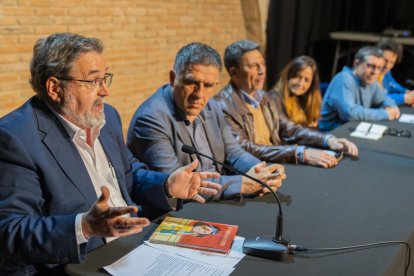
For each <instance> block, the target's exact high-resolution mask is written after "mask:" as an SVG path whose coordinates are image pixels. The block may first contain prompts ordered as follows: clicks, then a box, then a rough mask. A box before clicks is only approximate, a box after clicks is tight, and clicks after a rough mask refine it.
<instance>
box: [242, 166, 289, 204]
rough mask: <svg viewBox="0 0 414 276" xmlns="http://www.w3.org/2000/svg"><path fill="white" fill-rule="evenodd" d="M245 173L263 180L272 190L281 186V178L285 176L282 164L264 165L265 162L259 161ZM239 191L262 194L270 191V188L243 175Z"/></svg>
mask: <svg viewBox="0 0 414 276" xmlns="http://www.w3.org/2000/svg"><path fill="white" fill-rule="evenodd" d="M247 174H248V175H250V176H252V177H254V178H257V179H259V180H261V181H263V182H265V183H266V184H267V185H268V186H269V187H270V188H271V189H272V190H273V191H276V190H277V189H278V188H280V187H281V186H282V180H283V179H285V178H286V174H285V167H284V166H283V165H280V164H271V165H269V166H266V162H261V163H259V164H257V165H256V166H254V167H252V168H251V169H250V170H249V171H248V172H247ZM241 193H242V194H258V195H259V196H263V195H264V194H267V193H270V190H269V189H267V188H264V187H262V185H260V184H259V183H257V182H255V181H253V180H251V179H249V178H248V177H246V176H243V177H242V187H241Z"/></svg>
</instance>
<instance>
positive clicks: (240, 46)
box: [224, 40, 262, 73]
mask: <svg viewBox="0 0 414 276" xmlns="http://www.w3.org/2000/svg"><path fill="white" fill-rule="evenodd" d="M253 50H259V51H260V52H262V49H261V48H260V45H259V44H257V43H255V42H253V41H250V40H239V41H236V42H233V43H232V44H230V45H229V46H227V47H226V50H225V51H224V66H225V67H226V70H227V72H229V73H230V71H229V70H230V68H231V67H239V64H240V59H241V57H242V56H243V55H244V54H245V53H247V52H250V51H253Z"/></svg>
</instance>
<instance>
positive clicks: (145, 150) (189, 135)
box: [127, 43, 285, 200]
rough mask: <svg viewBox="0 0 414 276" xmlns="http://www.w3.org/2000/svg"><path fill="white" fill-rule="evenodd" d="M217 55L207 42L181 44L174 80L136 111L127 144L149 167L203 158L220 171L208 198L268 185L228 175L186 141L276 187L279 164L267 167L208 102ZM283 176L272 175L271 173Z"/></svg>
mask: <svg viewBox="0 0 414 276" xmlns="http://www.w3.org/2000/svg"><path fill="white" fill-rule="evenodd" d="M221 67H222V65H221V60H220V56H219V54H218V53H217V52H216V50H214V49H213V48H211V47H210V46H208V45H205V44H202V43H191V44H188V45H186V46H184V47H183V48H181V49H180V50H179V51H178V53H177V55H176V59H175V64H174V68H173V70H171V71H170V75H169V77H170V83H169V84H166V85H163V86H161V87H160V88H159V89H158V90H157V91H156V92H155V93H154V94H153V95H152V96H151V97H149V98H148V99H147V100H146V101H145V102H144V103H143V104H142V105H141V106H140V107H139V108H138V109H137V111H136V112H135V114H134V116H133V118H132V121H131V124H130V127H129V130H128V135H127V145H128V146H129V148H130V150H131V151H132V152H133V153H134V155H135V156H136V157H138V158H139V159H140V160H142V161H143V162H145V163H146V164H147V165H148V166H149V167H150V168H151V169H154V170H159V171H163V172H171V171H173V170H175V169H177V168H178V167H180V166H184V165H187V164H190V163H191V162H192V161H193V160H197V159H198V160H199V161H200V164H201V169H202V170H205V171H220V172H222V174H223V175H222V176H221V177H220V179H219V183H220V184H221V185H222V189H221V192H220V193H218V194H217V195H215V196H214V197H211V198H209V200H221V199H227V198H237V197H241V196H243V195H256V194H259V195H262V194H263V193H267V192H269V191H268V190H267V189H264V190H263V189H262V187H261V186H260V185H259V184H257V183H255V182H253V181H251V180H250V179H247V178H246V177H241V176H238V175H229V172H226V171H222V168H221V166H219V165H217V164H214V163H213V162H212V161H211V160H209V159H207V158H204V157H201V156H197V155H195V154H193V155H191V156H190V155H188V154H186V153H183V152H182V151H181V147H182V145H191V146H193V147H194V148H196V149H197V150H198V151H200V152H203V153H204V154H206V155H209V156H213V157H214V158H215V159H216V160H218V161H220V162H225V163H227V164H228V165H230V166H233V167H235V168H236V169H238V170H240V171H242V172H248V173H249V174H252V175H253V176H256V177H258V178H261V179H262V180H264V181H267V184H269V186H271V188H272V189H274V190H276V189H277V188H278V187H280V185H281V179H282V178H284V177H285V175H284V169H283V166H281V165H277V164H275V165H272V166H269V167H266V166H265V164H264V163H260V160H259V159H257V158H255V157H254V156H252V155H251V154H249V153H247V152H246V151H244V150H243V149H242V148H241V147H240V145H238V144H237V142H236V141H235V140H234V138H233V136H232V135H231V133H230V130H229V128H228V126H227V125H226V123H225V122H224V120H223V119H222V114H221V112H220V110H219V109H218V108H217V107H216V106H215V105H213V104H212V103H210V102H209V99H210V97H211V96H212V95H213V93H214V91H215V87H216V86H217V84H218V82H219V74H220V70H221ZM276 170H277V171H278V173H279V175H278V176H274V175H273V172H274V171H276Z"/></svg>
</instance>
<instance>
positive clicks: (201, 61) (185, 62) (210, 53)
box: [174, 42, 222, 75]
mask: <svg viewBox="0 0 414 276" xmlns="http://www.w3.org/2000/svg"><path fill="white" fill-rule="evenodd" d="M193 65H212V66H216V67H217V68H218V69H219V71H221V68H222V63H221V59H220V55H219V53H218V52H217V51H216V50H214V49H213V48H212V47H210V46H208V45H207V44H203V43H199V42H193V43H190V44H187V45H185V46H184V47H182V48H181V49H180V50H179V51H178V52H177V55H176V57H175V63H174V72H175V74H177V75H181V74H182V73H183V72H185V71H186V70H187V69H188V68H189V67H191V66H193Z"/></svg>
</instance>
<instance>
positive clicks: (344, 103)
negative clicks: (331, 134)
mask: <svg viewBox="0 0 414 276" xmlns="http://www.w3.org/2000/svg"><path fill="white" fill-rule="evenodd" d="M385 66H386V64H385V59H384V54H383V52H382V50H381V49H379V48H378V47H373V46H366V47H363V48H361V49H359V50H358V52H357V53H356V54H355V58H354V66H353V68H352V69H351V68H348V67H344V69H343V70H342V71H341V72H340V73H338V74H337V75H336V76H335V77H334V78H333V79H332V81H331V83H330V84H329V87H328V89H327V91H326V93H325V96H324V98H323V101H322V110H321V119H320V120H319V128H320V129H321V130H324V131H329V130H332V129H334V128H336V127H338V126H340V125H341V124H344V123H346V122H348V121H364V120H367V121H380V120H396V119H398V118H399V117H400V110H399V109H398V107H397V105H396V104H395V102H394V100H392V99H391V98H389V97H388V96H387V91H386V90H384V89H383V88H381V87H380V85H379V84H378V82H377V80H378V76H379V74H380V73H382V71H383V70H384V68H385Z"/></svg>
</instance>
